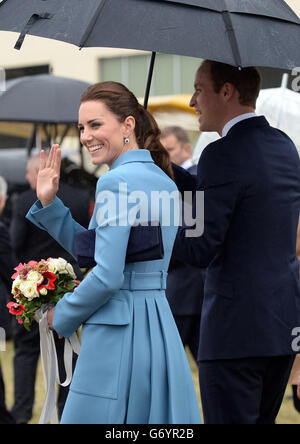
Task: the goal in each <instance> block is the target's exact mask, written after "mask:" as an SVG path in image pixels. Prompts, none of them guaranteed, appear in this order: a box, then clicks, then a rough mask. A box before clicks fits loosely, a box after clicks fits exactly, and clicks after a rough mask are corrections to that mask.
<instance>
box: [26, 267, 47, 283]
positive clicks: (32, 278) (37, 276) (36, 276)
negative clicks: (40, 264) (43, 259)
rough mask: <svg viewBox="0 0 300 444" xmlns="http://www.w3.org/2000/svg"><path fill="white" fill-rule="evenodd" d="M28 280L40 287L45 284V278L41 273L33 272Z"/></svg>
mask: <svg viewBox="0 0 300 444" xmlns="http://www.w3.org/2000/svg"><path fill="white" fill-rule="evenodd" d="M26 280H27V281H31V282H33V283H35V284H37V285H40V284H41V283H42V282H43V280H44V278H43V276H42V275H41V273H39V272H38V271H34V270H33V271H30V272H29V273H28V275H27V278H26Z"/></svg>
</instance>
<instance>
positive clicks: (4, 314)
mask: <svg viewBox="0 0 300 444" xmlns="http://www.w3.org/2000/svg"><path fill="white" fill-rule="evenodd" d="M15 266H16V259H15V257H14V254H13V250H12V247H11V243H10V238H9V232H8V230H7V228H6V227H5V225H4V224H3V223H1V222H0V327H2V328H4V329H5V330H7V328H8V323H9V315H8V309H7V308H6V304H7V302H8V299H9V296H10V292H11V286H12V280H11V276H12V275H13V274H14V267H15Z"/></svg>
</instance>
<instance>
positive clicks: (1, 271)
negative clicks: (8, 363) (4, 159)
mask: <svg viewBox="0 0 300 444" xmlns="http://www.w3.org/2000/svg"><path fill="white" fill-rule="evenodd" d="M6 193H7V183H6V181H5V180H4V179H3V177H1V176H0V215H1V213H2V211H3V209H4V207H5V202H6ZM15 266H16V265H15V258H14V255H13V250H12V248H11V243H10V238H9V232H8V230H7V228H6V226H5V225H4V224H3V223H2V222H1V221H0V327H1V328H2V329H3V330H4V331H5V332H7V331H8V329H9V314H8V309H7V308H6V304H7V302H8V299H9V294H10V292H11V285H12V281H11V276H12V274H13V269H14V267H15ZM0 354H1V351H0ZM0 424H14V420H13V418H12V416H11V415H10V413H9V412H8V410H7V408H6V405H5V388H4V381H3V376H2V370H1V364H0Z"/></svg>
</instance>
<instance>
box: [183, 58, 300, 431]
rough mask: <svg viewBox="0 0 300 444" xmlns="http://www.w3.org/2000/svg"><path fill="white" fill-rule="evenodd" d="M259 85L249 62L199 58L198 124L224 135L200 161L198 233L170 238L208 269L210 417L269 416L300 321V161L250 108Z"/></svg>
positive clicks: (205, 369) (202, 364) (203, 345)
mask: <svg viewBox="0 0 300 444" xmlns="http://www.w3.org/2000/svg"><path fill="white" fill-rule="evenodd" d="M260 85H261V79H260V75H259V72H258V71H257V70H256V69H255V68H246V69H241V70H239V69H238V68H234V67H231V66H228V65H224V64H221V63H217V62H210V61H205V62H204V63H203V64H202V65H201V66H200V68H199V70H198V71H197V74H196V78H195V93H194V95H193V97H192V100H191V106H193V107H195V109H196V111H197V113H198V114H199V115H200V118H199V123H200V129H201V130H202V131H218V133H219V134H220V135H221V136H223V137H222V138H221V139H220V140H218V141H216V142H214V143H212V144H210V145H209V146H208V147H207V148H206V149H205V150H204V152H203V154H202V156H201V158H200V161H199V165H198V180H199V182H198V186H197V191H202V192H203V191H204V233H203V235H202V236H200V237H194V238H190V237H187V236H186V232H187V228H186V227H183V228H182V229H180V230H179V233H178V237H177V239H176V242H175V246H174V255H175V257H177V258H178V259H181V260H184V261H186V262H187V263H189V264H191V265H194V266H198V267H208V268H207V271H206V279H205V295H204V302H203V308H202V317H201V333H200V345H199V356H198V360H199V376H200V389H201V398H202V404H203V411H204V418H205V422H206V423H208V424H211V423H217V424H233V423H235V424H237V423H242V424H257V423H266V424H269V423H274V422H275V419H276V416H277V414H278V411H279V408H280V405H281V402H282V399H283V396H284V392H285V388H286V385H287V382H288V378H289V374H290V371H291V367H292V364H293V362H294V355H295V350H293V346H292V343H293V339H294V338H293V335H292V332H293V330H294V329H295V327H299V326H300V291H299V268H298V267H299V264H298V260H297V257H296V235H297V226H298V218H299V207H300V161H299V155H298V153H297V150H296V148H295V146H294V144H293V142H292V141H291V140H290V139H289V138H288V137H287V136H286V135H285V134H284V133H282V132H281V131H279V130H277V129H274V128H271V127H270V125H269V124H268V122H267V121H266V119H265V118H264V117H258V116H256V114H255V113H254V111H255V105H256V99H257V96H258V94H259V90H260Z"/></svg>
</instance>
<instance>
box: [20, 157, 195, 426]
mask: <svg viewBox="0 0 300 444" xmlns="http://www.w3.org/2000/svg"><path fill="white" fill-rule="evenodd" d="M120 184H121V187H120ZM124 184H125V185H124ZM162 191H164V192H167V193H174V192H175V194H176V191H177V188H176V185H175V184H174V182H172V180H171V179H170V178H169V177H168V176H167V175H166V174H165V173H164V172H163V171H162V170H161V169H160V168H159V167H157V166H156V165H155V163H154V162H153V160H152V157H151V155H150V152H149V151H147V150H135V151H129V152H126V153H124V154H122V155H121V156H120V157H119V158H118V159H117V160H116V161H115V162H114V163H113V165H112V166H111V169H110V171H109V172H107V173H106V174H105V175H103V176H102V177H101V178H100V179H99V181H98V184H97V192H96V205H95V211H94V215H93V217H92V219H91V223H90V228H96V247H95V261H96V263H97V265H96V266H95V268H94V269H93V270H92V271H91V272H90V273H89V274H88V276H87V277H86V278H85V279H84V281H83V282H82V283H81V284H80V285H79V287H78V288H77V289H76V290H75V291H74V293H67V294H66V295H65V296H64V298H63V299H62V300H61V301H60V302H59V303H58V304H57V306H56V308H55V311H54V321H53V326H54V329H55V330H56V331H57V332H58V333H59V334H61V335H63V336H64V337H69V336H70V335H71V334H72V333H73V332H74V331H76V330H77V329H78V328H79V327H80V326H81V325H82V324H83V330H82V350H81V353H80V356H79V359H78V362H77V366H76V369H75V373H74V377H73V381H72V384H71V388H70V394H69V397H68V400H67V403H66V407H65V410H64V414H63V418H62V422H63V423H66V424H68V423H72V424H74V423H75V424H78V423H81V424H82V423H83V424H95V423H106V424H118V423H119V424H120V423H134V424H138V423H142V424H147V423H152V424H153V423H154V424H155V423H156V424H158V423H162V424H164V423H165V424H176V423H177V424H180V423H181V424H190V423H200V412H199V407H198V402H197V397H196V393H195V388H194V384H193V380H192V375H191V372H190V368H189V365H188V362H187V359H186V355H185V351H184V349H183V346H182V343H181V340H180V337H179V335H178V332H177V329H176V325H175V323H174V320H173V317H172V314H171V311H170V308H169V305H168V302H167V300H166V297H165V288H166V277H167V270H168V266H169V261H170V257H171V253H172V249H173V244H174V240H175V236H176V233H177V221H176V220H174V216H176V212H177V211H178V208H176V205H173V204H171V205H170V208H171V211H170V212H171V218H170V223H169V224H168V226H166V221H167V219H168V217H167V216H168V215H167V213H168V211H167V213H166V212H165V213H164V211H165V210H164V208H165V206H160V208H159V207H156V209H155V208H152V211H151V202H152V207H153V194H152V195H151V192H152V193H153V192H162ZM129 195H130V199H131V200H132V201H131V202H128V196H129ZM151 196H152V199H151ZM145 197H146V198H147V203H146V204H145V205H144V206H142V209H140V212H138V213H137V211H136V208H137V207H136V205H137V203H139V202H141V201H143V202H144V203H145V199H144V198H145ZM143 199H144V200H143ZM114 201H115V203H116V208H115V209H116V211H112V210H113V209H114V208H113V207H110V208H108V202H110V203H111V204H112V203H113V202H114ZM171 202H172V199H171ZM134 214H135V217H133V215H134ZM128 215H129V216H130V217H131V219H132V220H130V221H129V222H128V220H127V219H128V217H127V216H128ZM27 217H28V219H30V220H31V221H32V222H33V223H35V224H36V225H37V226H39V227H40V228H42V229H45V230H47V231H48V232H49V233H50V234H51V236H53V237H54V238H55V239H56V240H57V241H58V242H59V243H60V244H61V245H63V246H64V248H65V249H66V250H67V251H69V252H70V253H71V254H73V256H74V257H75V233H76V232H77V231H78V230H83V229H84V228H82V227H81V226H80V225H78V224H77V223H76V222H75V221H74V220H73V219H72V216H71V214H70V212H69V210H68V209H67V208H66V207H65V206H64V205H63V204H62V202H61V201H60V200H59V199H58V198H56V199H55V201H54V202H53V203H52V204H51V205H49V206H48V207H46V208H42V206H41V204H40V202H37V203H36V204H35V205H34V206H33V207H32V208H31V210H30V212H29V213H28V215H27ZM165 217H167V218H165ZM163 218H165V219H164V220H163ZM133 219H134V220H135V221H136V220H137V219H140V220H141V219H143V220H145V221H147V220H152V221H159V222H160V224H161V225H162V237H163V244H164V258H163V259H162V260H156V261H148V262H139V263H133V264H125V257H126V250H127V244H128V239H129V234H130V230H131V225H132V224H133V223H134V220H133ZM175 219H176V218H175ZM107 222H108V223H107ZM164 224H165V225H164Z"/></svg>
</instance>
